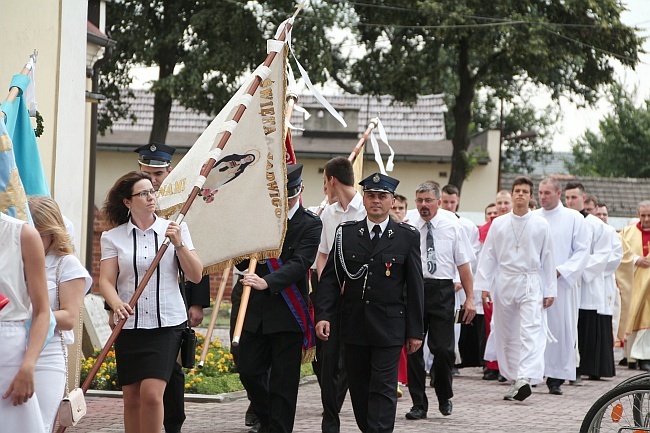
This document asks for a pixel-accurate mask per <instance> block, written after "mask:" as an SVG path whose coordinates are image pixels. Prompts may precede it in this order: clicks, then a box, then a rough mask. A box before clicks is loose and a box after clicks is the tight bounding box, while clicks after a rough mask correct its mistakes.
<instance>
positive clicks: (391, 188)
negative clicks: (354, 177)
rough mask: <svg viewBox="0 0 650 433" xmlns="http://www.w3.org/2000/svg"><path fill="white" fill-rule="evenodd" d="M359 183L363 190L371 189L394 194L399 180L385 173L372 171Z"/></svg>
mask: <svg viewBox="0 0 650 433" xmlns="http://www.w3.org/2000/svg"><path fill="white" fill-rule="evenodd" d="M359 185H361V186H362V187H363V192H367V191H373V192H389V193H391V194H395V190H396V189H397V185H399V180H397V179H395V178H394V177H390V176H387V175H385V174H381V173H373V174H371V175H370V176H368V177H367V178H365V179H363V180H362V181H361V182H359Z"/></svg>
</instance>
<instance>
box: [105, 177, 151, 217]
mask: <svg viewBox="0 0 650 433" xmlns="http://www.w3.org/2000/svg"><path fill="white" fill-rule="evenodd" d="M144 179H146V180H149V181H150V180H151V176H149V173H145V172H144V171H131V172H129V173H127V174H125V175H124V176H122V177H121V178H119V179H118V180H117V182H115V185H113V187H112V188H111V189H110V191H108V194H106V201H104V207H103V208H102V211H103V212H104V215H105V216H106V219H107V220H108V222H109V223H110V224H111V226H112V227H117V226H119V225H121V224H124V223H125V222H127V221H128V220H129V209H128V208H127V207H126V205H125V204H124V199H125V198H126V199H129V200H131V195H132V194H133V185H135V184H136V183H138V182H139V181H141V180H144Z"/></svg>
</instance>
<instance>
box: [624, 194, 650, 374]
mask: <svg viewBox="0 0 650 433" xmlns="http://www.w3.org/2000/svg"><path fill="white" fill-rule="evenodd" d="M637 214H638V217H639V220H640V221H639V223H638V224H636V225H631V226H627V227H625V228H624V229H623V230H621V233H620V236H621V243H622V245H623V260H622V261H621V265H620V266H619V268H618V270H617V271H616V280H617V281H618V284H619V287H620V290H621V324H620V328H619V329H624V330H625V338H626V340H625V352H626V355H627V359H628V362H635V361H638V366H639V368H640V369H642V370H646V371H648V370H650V201H642V202H640V203H639V204H638V206H637ZM619 334H620V331H619Z"/></svg>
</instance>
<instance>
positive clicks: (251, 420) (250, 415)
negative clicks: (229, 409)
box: [244, 411, 257, 427]
mask: <svg viewBox="0 0 650 433" xmlns="http://www.w3.org/2000/svg"><path fill="white" fill-rule="evenodd" d="M256 422H257V415H255V412H252V411H251V412H249V411H246V416H245V417H244V424H246V426H247V427H252V426H254V425H255V423H256Z"/></svg>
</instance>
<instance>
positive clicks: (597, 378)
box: [589, 374, 600, 380]
mask: <svg viewBox="0 0 650 433" xmlns="http://www.w3.org/2000/svg"><path fill="white" fill-rule="evenodd" d="M589 380H600V376H595V375H593V374H590V375H589Z"/></svg>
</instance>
